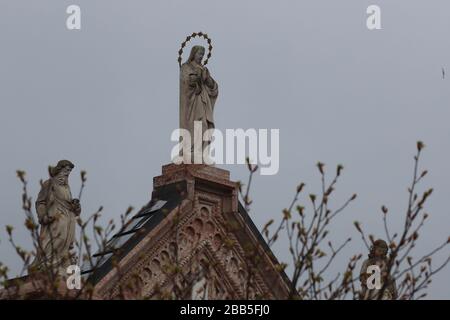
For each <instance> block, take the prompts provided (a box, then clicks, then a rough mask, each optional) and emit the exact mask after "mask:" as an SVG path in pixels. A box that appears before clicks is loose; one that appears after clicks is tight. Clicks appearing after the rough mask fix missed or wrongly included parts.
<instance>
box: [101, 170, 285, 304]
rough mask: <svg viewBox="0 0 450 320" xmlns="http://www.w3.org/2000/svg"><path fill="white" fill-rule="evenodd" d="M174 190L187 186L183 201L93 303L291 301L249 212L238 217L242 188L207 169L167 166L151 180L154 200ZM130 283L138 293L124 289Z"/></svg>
mask: <svg viewBox="0 0 450 320" xmlns="http://www.w3.org/2000/svg"><path fill="white" fill-rule="evenodd" d="M176 183H183V185H184V186H185V188H184V190H183V189H181V190H180V192H181V193H182V194H183V200H182V201H181V202H180V204H179V205H178V206H177V207H176V208H174V209H173V210H171V211H170V212H167V213H166V214H167V216H166V217H165V218H164V219H163V220H162V222H160V223H159V224H158V225H157V226H156V227H154V228H153V229H152V230H151V231H150V232H149V233H148V234H146V235H145V237H143V238H142V240H140V241H139V242H138V243H137V244H136V245H135V246H134V247H133V248H132V250H130V251H129V252H127V253H126V254H125V255H124V256H123V257H122V258H121V259H120V261H119V262H118V264H117V266H116V268H113V269H111V270H110V271H109V272H108V273H107V274H106V275H104V276H103V277H102V278H101V279H99V281H98V282H97V283H96V285H95V297H96V298H98V299H114V298H118V297H120V296H121V294H122V295H124V294H125V296H126V297H129V298H135V297H136V298H155V299H159V298H187V299H247V298H248V299H255V298H262V299H284V298H286V297H287V296H288V288H289V283H288V280H287V278H286V276H285V275H284V274H283V273H280V272H279V271H277V270H279V267H278V266H277V264H278V263H277V261H276V259H275V258H274V256H273V254H272V253H271V252H270V250H269V249H268V248H267V246H266V245H265V243H264V242H263V240H262V238H261V236H260V235H259V232H258V231H257V230H256V228H255V227H254V225H253V223H252V222H251V220H250V219H249V218H248V216H247V214H246V213H245V210H244V211H242V210H243V208H241V210H239V209H240V208H239V204H238V186H237V183H235V182H232V181H230V179H229V172H228V171H226V170H222V169H218V168H215V167H211V166H206V165H174V164H170V165H166V166H163V169H162V175H161V176H158V177H155V178H154V191H153V198H158V197H159V189H161V188H163V187H164V186H168V185H173V184H176ZM166 196H167V195H166ZM130 284H132V285H131V287H133V288H134V289H133V290H128V291H127V290H124V288H127V287H130ZM124 292H125V293H124ZM127 295H128V296H127Z"/></svg>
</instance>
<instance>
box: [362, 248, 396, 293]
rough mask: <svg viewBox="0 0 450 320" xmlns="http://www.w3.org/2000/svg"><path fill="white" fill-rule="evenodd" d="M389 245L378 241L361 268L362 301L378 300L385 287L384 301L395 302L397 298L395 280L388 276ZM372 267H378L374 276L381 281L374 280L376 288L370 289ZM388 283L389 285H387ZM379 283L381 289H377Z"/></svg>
mask: <svg viewBox="0 0 450 320" xmlns="http://www.w3.org/2000/svg"><path fill="white" fill-rule="evenodd" d="M388 250H389V249H388V245H387V243H386V242H385V241H384V240H381V239H378V240H376V241H375V242H374V243H373V245H372V247H371V248H370V253H369V255H368V256H369V258H368V259H366V260H365V261H364V262H363V264H362V267H361V271H360V278H359V279H360V281H361V289H362V290H361V299H363V300H378V299H379V295H380V291H381V290H382V289H383V288H384V287H385V290H384V291H383V294H382V297H381V299H382V300H394V299H396V298H397V289H396V285H395V279H392V277H391V276H390V275H389V274H388V257H387V253H388ZM370 267H372V268H373V267H376V268H377V269H378V271H379V272H378V273H377V272H376V273H375V274H374V275H373V276H374V277H376V276H379V278H380V279H378V280H379V281H376V279H374V280H375V281H374V283H375V287H374V288H370V287H369V286H371V284H369V283H368V282H370V281H369V280H370V279H369V277H370V276H371V274H372V272H373V271H370V270H369V268H370ZM386 282H387V283H386ZM376 283H378V286H379V287H376V286H377V285H376Z"/></svg>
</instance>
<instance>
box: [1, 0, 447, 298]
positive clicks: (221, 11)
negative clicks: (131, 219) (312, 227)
mask: <svg viewBox="0 0 450 320" xmlns="http://www.w3.org/2000/svg"><path fill="white" fill-rule="evenodd" d="M70 4H78V5H79V6H80V7H81V10H82V30H80V31H69V30H67V29H66V27H65V21H66V17H67V14H66V13H65V11H66V8H67V6H68V5H70ZM370 4H378V5H379V6H380V7H381V10H382V15H381V18H382V28H383V29H382V30H377V31H369V30H368V29H367V28H366V8H367V7H368V5H370ZM449 12H450V2H449V1H448V0H435V1H432V2H430V1H425V0H421V1H418V0H401V1H400V0H398V1H385V0H371V1H366V0H351V1H350V0H348V1H331V0H328V1H323V0H309V1H262V0H257V1H256V0H255V1H237V0H236V1H211V0H208V1H206V0H205V1H182V0H178V1H173V0H164V1H162V0H161V1H148V0H132V1H131V0H130V1H125V0H120V1H119V0H108V1H106V0H97V1H88V0H71V1H66V0H39V1H31V0H28V1H23V0H2V1H1V2H0V40H1V43H2V44H1V50H0V70H1V72H0V150H1V162H0V164H1V165H0V190H1V192H0V203H1V206H2V210H1V211H2V212H1V215H0V225H1V226H4V225H6V224H11V225H14V226H15V227H16V236H17V238H18V240H19V243H21V244H23V245H24V246H29V245H30V243H29V239H28V238H27V236H26V232H25V231H24V230H23V229H24V228H23V227H22V220H23V215H22V213H21V210H20V192H21V190H20V184H19V182H18V181H17V178H16V177H15V170H16V169H24V170H26V171H27V172H28V179H29V181H30V191H31V194H32V195H33V197H34V198H35V197H36V195H37V192H38V191H39V179H41V178H46V177H47V166H48V164H54V163H55V162H56V161H57V160H59V159H61V158H67V159H70V160H72V161H73V162H74V163H75V164H76V169H75V174H74V175H73V176H72V178H71V182H72V183H71V185H72V189H73V191H74V193H77V190H78V187H79V185H80V183H79V181H78V180H79V179H78V178H77V176H78V175H79V171H80V170H81V169H85V170H87V171H88V184H87V188H86V190H85V193H84V196H83V199H82V204H83V214H88V213H91V212H94V211H95V210H96V209H97V208H98V207H99V206H100V205H103V206H104V207H105V215H106V217H107V218H108V219H109V218H115V219H118V217H119V215H120V214H121V213H123V212H124V211H125V209H126V208H127V207H128V206H129V205H133V206H135V207H140V206H142V205H143V204H145V203H146V202H147V201H148V200H149V197H150V194H151V190H152V178H153V177H154V176H156V175H159V174H160V171H161V166H162V165H163V164H166V163H168V162H169V161H170V150H171V149H172V147H173V142H171V141H170V134H171V132H172V130H173V129H175V128H176V127H177V125H178V99H179V97H178V86H179V80H178V76H179V74H178V73H179V69H178V65H177V62H176V59H177V51H178V49H179V45H180V43H181V41H183V40H184V38H185V37H186V35H188V34H190V33H192V32H194V31H200V30H201V31H204V32H207V33H208V34H209V35H210V36H211V38H212V40H213V44H214V50H213V57H212V59H211V60H210V64H209V69H210V71H211V73H212V75H213V76H214V78H215V79H216V80H217V82H218V83H219V86H220V96H219V99H218V102H217V104H216V112H215V118H216V126H217V127H218V128H220V129H225V128H268V129H270V128H279V129H280V171H279V174H277V175H275V176H257V177H256V178H255V183H254V187H253V190H252V195H253V199H254V205H253V207H252V210H251V216H252V218H253V220H254V221H255V223H256V224H257V225H258V226H259V227H261V226H262V225H263V224H264V223H265V222H266V221H267V220H269V219H270V218H272V217H274V216H279V215H280V212H281V210H282V209H283V207H286V206H288V203H289V201H290V200H291V198H292V196H293V193H294V190H295V186H296V185H297V184H298V183H299V182H301V181H304V182H306V183H307V185H308V192H317V191H318V189H317V188H318V186H319V175H318V172H317V170H316V169H315V164H316V163H317V161H319V160H320V161H323V162H325V164H326V165H328V168H329V169H330V170H333V172H334V170H335V166H336V165H337V164H338V163H342V164H343V165H344V166H345V170H344V175H343V177H342V179H341V183H340V185H339V188H338V200H340V201H343V200H344V199H345V198H346V197H347V196H350V195H351V194H352V193H353V192H357V193H358V195H359V197H358V199H357V201H356V202H354V203H353V205H351V206H350V208H349V209H348V210H347V211H346V212H345V213H344V216H343V217H342V219H340V220H339V221H338V222H337V223H336V224H335V227H334V228H333V229H332V230H331V232H332V234H333V239H335V240H336V241H343V240H344V239H346V238H347V237H348V236H352V237H353V241H352V245H351V246H350V247H349V249H348V250H347V251H345V252H344V253H343V257H342V258H341V259H340V260H339V261H338V265H337V266H336V270H335V271H336V272H337V271H341V270H340V269H341V268H343V267H344V264H345V262H346V259H347V258H348V257H349V256H350V255H352V254H353V253H356V252H361V253H364V254H366V252H365V249H364V246H363V245H362V243H361V240H360V239H359V238H358V236H357V234H356V231H355V230H354V227H353V225H352V222H353V221H354V220H356V219H358V220H360V221H361V222H362V224H363V225H364V226H365V227H366V229H367V231H368V232H369V233H373V234H375V235H377V236H382V235H383V231H382V221H381V214H380V206H381V205H382V204H385V205H387V206H388V207H389V208H390V212H391V219H392V221H391V222H392V225H393V226H395V227H400V226H401V225H400V221H401V218H403V213H404V211H405V207H406V202H407V193H406V188H407V186H408V184H409V183H410V180H411V175H412V168H413V167H412V166H413V160H412V157H413V154H414V152H415V142H416V141H417V140H418V139H421V140H423V141H424V142H425V144H426V145H427V148H426V149H425V153H424V156H423V162H422V164H423V166H424V167H426V168H427V169H429V171H430V172H429V176H428V177H427V179H426V180H425V182H424V186H432V187H433V188H434V189H435V192H434V193H433V195H432V197H431V199H430V201H429V205H428V207H427V210H428V212H429V213H430V214H431V219H430V221H429V223H428V225H426V227H425V229H424V233H423V234H422V237H423V239H422V244H421V245H420V246H419V248H418V252H419V253H420V252H425V251H426V250H429V249H431V248H432V247H434V246H436V245H437V244H438V243H440V242H441V241H443V240H444V239H445V238H446V237H447V236H448V235H449V226H450V212H449V209H448V199H449V192H450V170H449V168H448V166H449V164H450V150H449V138H450V126H449V124H448V121H449V120H448V119H449V117H450V111H449V102H450V90H449V89H450V77H449V78H446V79H445V80H443V79H442V76H441V67H444V68H447V71H448V72H447V73H448V74H450V42H449V31H450V19H449ZM225 167H226V168H227V169H229V170H230V171H231V174H232V178H233V179H234V180H246V178H247V173H246V168H245V166H237V165H235V166H231V165H229V166H225ZM336 204H337V203H336ZM105 220H106V219H105ZM2 230H4V227H2ZM5 235H6V233H5V232H4V231H2V232H1V235H0V240H1V243H0V257H1V259H0V260H1V261H6V262H9V263H10V265H11V266H12V267H13V269H14V271H17V269H18V266H19V265H20V263H19V261H18V259H17V258H16V257H15V254H14V252H12V250H11V249H10V246H9V244H8V243H7V242H6V236H5ZM282 249H283V246H282V244H280V245H278V246H277V247H275V252H276V253H277V255H278V257H279V258H280V259H281V260H286V259H287V253H286V252H285V251H286V250H282ZM445 254H446V255H448V250H447V252H446V253H445ZM441 258H443V256H441ZM449 279H450V268H447V269H446V270H444V271H443V272H442V273H441V274H440V275H439V276H437V277H436V279H435V282H434V284H433V285H432V287H431V290H430V295H431V297H433V298H449V297H450V295H449V293H450V289H449V288H448V284H449V283H450V282H449Z"/></svg>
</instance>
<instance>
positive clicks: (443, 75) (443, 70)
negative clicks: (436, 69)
mask: <svg viewBox="0 0 450 320" xmlns="http://www.w3.org/2000/svg"><path fill="white" fill-rule="evenodd" d="M442 79H445V69H444V68H442Z"/></svg>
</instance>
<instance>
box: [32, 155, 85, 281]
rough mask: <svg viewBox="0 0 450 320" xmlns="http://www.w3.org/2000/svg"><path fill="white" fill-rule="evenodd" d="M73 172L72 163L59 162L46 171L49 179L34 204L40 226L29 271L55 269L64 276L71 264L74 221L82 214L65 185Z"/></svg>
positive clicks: (77, 202)
mask: <svg viewBox="0 0 450 320" xmlns="http://www.w3.org/2000/svg"><path fill="white" fill-rule="evenodd" d="M73 168H74V165H73V163H72V162H70V161H68V160H61V161H59V162H58V164H57V165H56V166H55V167H50V168H49V174H50V179H48V180H47V181H45V182H44V183H43V184H42V188H41V191H40V192H39V195H38V197H37V200H36V211H37V215H38V219H39V223H40V226H41V228H40V235H39V247H38V249H37V255H36V259H35V260H34V262H33V263H32V264H31V267H30V268H31V269H32V270H43V269H47V270H50V269H49V268H54V269H53V270H54V271H57V272H58V273H61V274H66V267H67V266H69V265H71V264H74V263H75V262H76V261H75V260H74V255H73V253H71V249H72V248H73V243H74V240H75V225H76V218H77V216H79V215H80V213H81V207H80V202H79V200H78V199H73V198H72V194H71V191H70V187H69V184H68V179H69V175H70V173H71V171H72V169H73Z"/></svg>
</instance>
